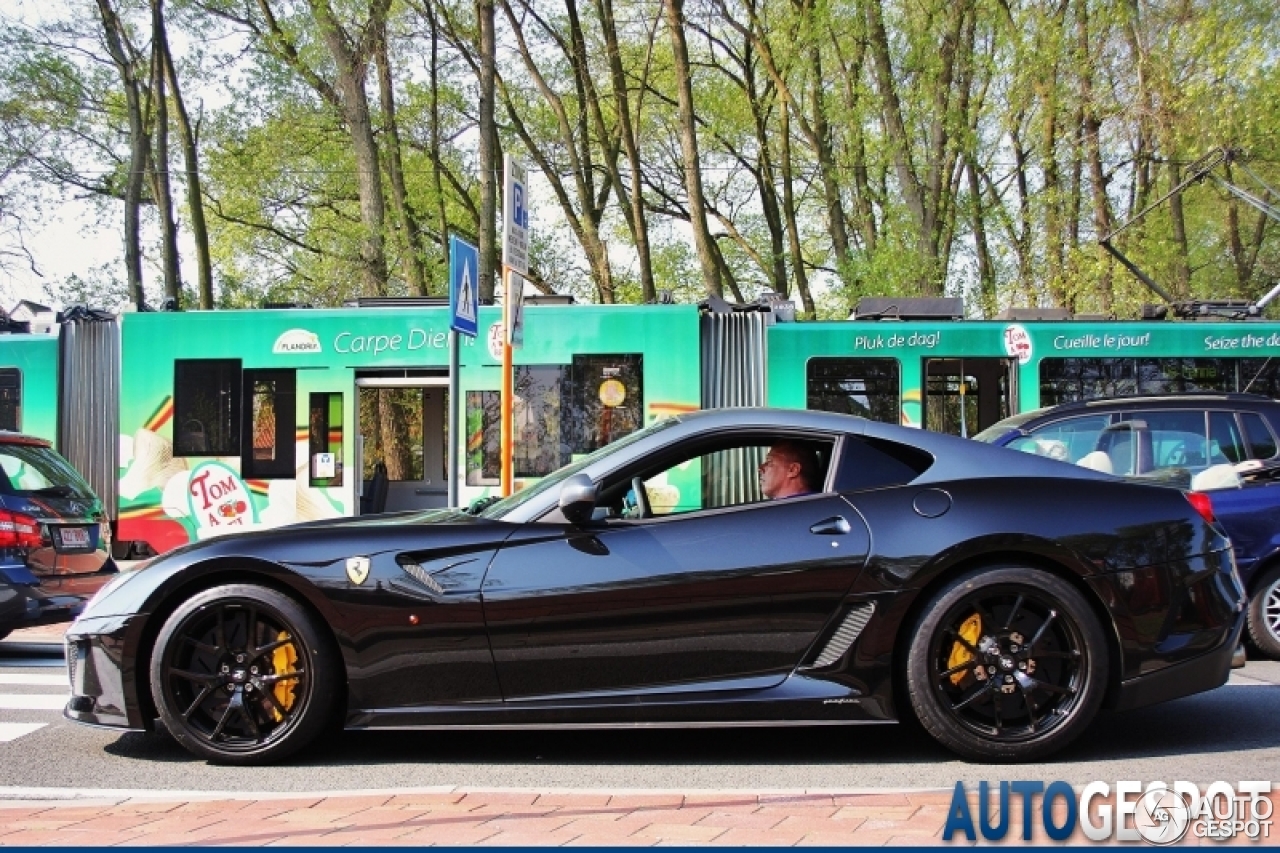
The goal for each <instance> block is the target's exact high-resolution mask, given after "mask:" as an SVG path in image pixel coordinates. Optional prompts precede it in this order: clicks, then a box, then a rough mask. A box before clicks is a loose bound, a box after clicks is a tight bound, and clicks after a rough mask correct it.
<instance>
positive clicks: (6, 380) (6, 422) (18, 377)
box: [0, 367, 22, 432]
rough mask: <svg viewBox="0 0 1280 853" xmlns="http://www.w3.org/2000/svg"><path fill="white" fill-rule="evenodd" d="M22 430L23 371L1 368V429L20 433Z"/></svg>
mask: <svg viewBox="0 0 1280 853" xmlns="http://www.w3.org/2000/svg"><path fill="white" fill-rule="evenodd" d="M21 428H22V371H20V370H18V368H16V367H5V368H0V429H7V430H9V431H10V432H19V431H20V430H21Z"/></svg>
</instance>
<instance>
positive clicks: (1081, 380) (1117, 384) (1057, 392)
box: [1040, 358, 1137, 406]
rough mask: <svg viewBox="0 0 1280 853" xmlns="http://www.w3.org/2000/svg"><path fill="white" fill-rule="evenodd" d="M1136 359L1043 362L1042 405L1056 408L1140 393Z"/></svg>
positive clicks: (1041, 373) (1056, 359)
mask: <svg viewBox="0 0 1280 853" xmlns="http://www.w3.org/2000/svg"><path fill="white" fill-rule="evenodd" d="M1135 367H1136V365H1135V363H1134V359H1132V358H1046V359H1043V360H1042V361H1041V362H1040V405H1042V406H1056V405H1058V404H1059V403H1074V402H1076V401H1077V400H1093V399H1095V398H1097V397H1120V396H1131V395H1133V394H1134V393H1136V391H1137V379H1136V376H1135Z"/></svg>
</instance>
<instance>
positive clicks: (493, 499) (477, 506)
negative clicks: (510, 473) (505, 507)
mask: <svg viewBox="0 0 1280 853" xmlns="http://www.w3.org/2000/svg"><path fill="white" fill-rule="evenodd" d="M500 500H502V498H501V497H499V496H498V495H490V496H489V497H487V498H476V499H475V500H473V501H472V502H471V506H469V507H467V508H466V510H464V511H465V512H466V513H467V515H479V514H480V513H482V512H484V511H485V510H486V509H488V508H489V507H491V506H493V505H494V504H496V503H497V502H498V501H500Z"/></svg>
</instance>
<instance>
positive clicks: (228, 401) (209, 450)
mask: <svg viewBox="0 0 1280 853" xmlns="http://www.w3.org/2000/svg"><path fill="white" fill-rule="evenodd" d="M240 380H241V373H240V359H238V358H224V359H177V360H175V361H174V363H173V455H174V456H239V455H240Z"/></svg>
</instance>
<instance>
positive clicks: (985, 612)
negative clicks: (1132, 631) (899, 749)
mask: <svg viewBox="0 0 1280 853" xmlns="http://www.w3.org/2000/svg"><path fill="white" fill-rule="evenodd" d="M1107 669H1108V661H1107V646H1106V637H1105V635H1104V634H1103V632H1102V628H1101V626H1100V625H1099V624H1098V619H1097V618H1096V617H1095V616H1094V614H1093V611H1092V610H1091V609H1090V607H1089V604H1088V602H1086V601H1085V599H1084V596H1082V595H1081V594H1080V593H1079V592H1078V591H1077V590H1076V589H1075V588H1074V587H1073V586H1071V584H1069V583H1067V582H1066V581H1064V580H1062V579H1061V578H1059V577H1057V576H1055V575H1052V574H1050V573H1049V572H1046V571H1042V570H1039V569H1032V568H1022V567H1012V566H1010V567H997V568H987V569H980V570H978V571H975V572H972V573H970V574H967V575H965V576H963V577H961V578H958V579H957V580H955V581H954V582H952V583H950V584H948V585H947V586H946V587H944V588H943V589H942V590H941V591H939V592H938V593H937V594H936V595H935V596H934V597H933V598H932V599H930V601H929V603H928V604H927V605H926V606H925V608H924V611H923V613H922V614H921V616H920V618H919V620H918V621H917V622H916V624H915V630H914V632H913V634H912V635H911V639H910V646H909V651H908V654H907V690H908V695H909V697H910V702H911V707H912V710H914V711H915V713H916V716H917V718H918V719H919V720H920V723H921V724H922V725H923V726H924V728H925V729H926V730H927V731H928V732H929V734H930V735H932V736H933V738H934V739H935V740H937V741H938V742H939V743H941V744H942V745H943V746H946V747H947V748H949V749H951V750H952V751H954V752H956V753H958V754H959V755H961V756H963V757H965V758H968V759H973V760H979V761H1029V760H1032V759H1036V758H1041V757H1043V756H1045V755H1048V754H1049V753H1051V752H1055V751H1056V750H1059V749H1061V748H1063V747H1064V746H1066V745H1067V744H1068V743H1070V742H1071V741H1072V740H1074V739H1075V738H1076V737H1077V736H1079V735H1080V733H1081V732H1083V731H1084V729H1085V727H1087V726H1088V725H1089V723H1090V722H1091V721H1092V720H1093V718H1094V715H1095V714H1096V713H1097V711H1098V707H1099V705H1100V704H1101V702H1102V697H1103V693H1104V692H1105V690H1106V681H1107Z"/></svg>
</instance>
